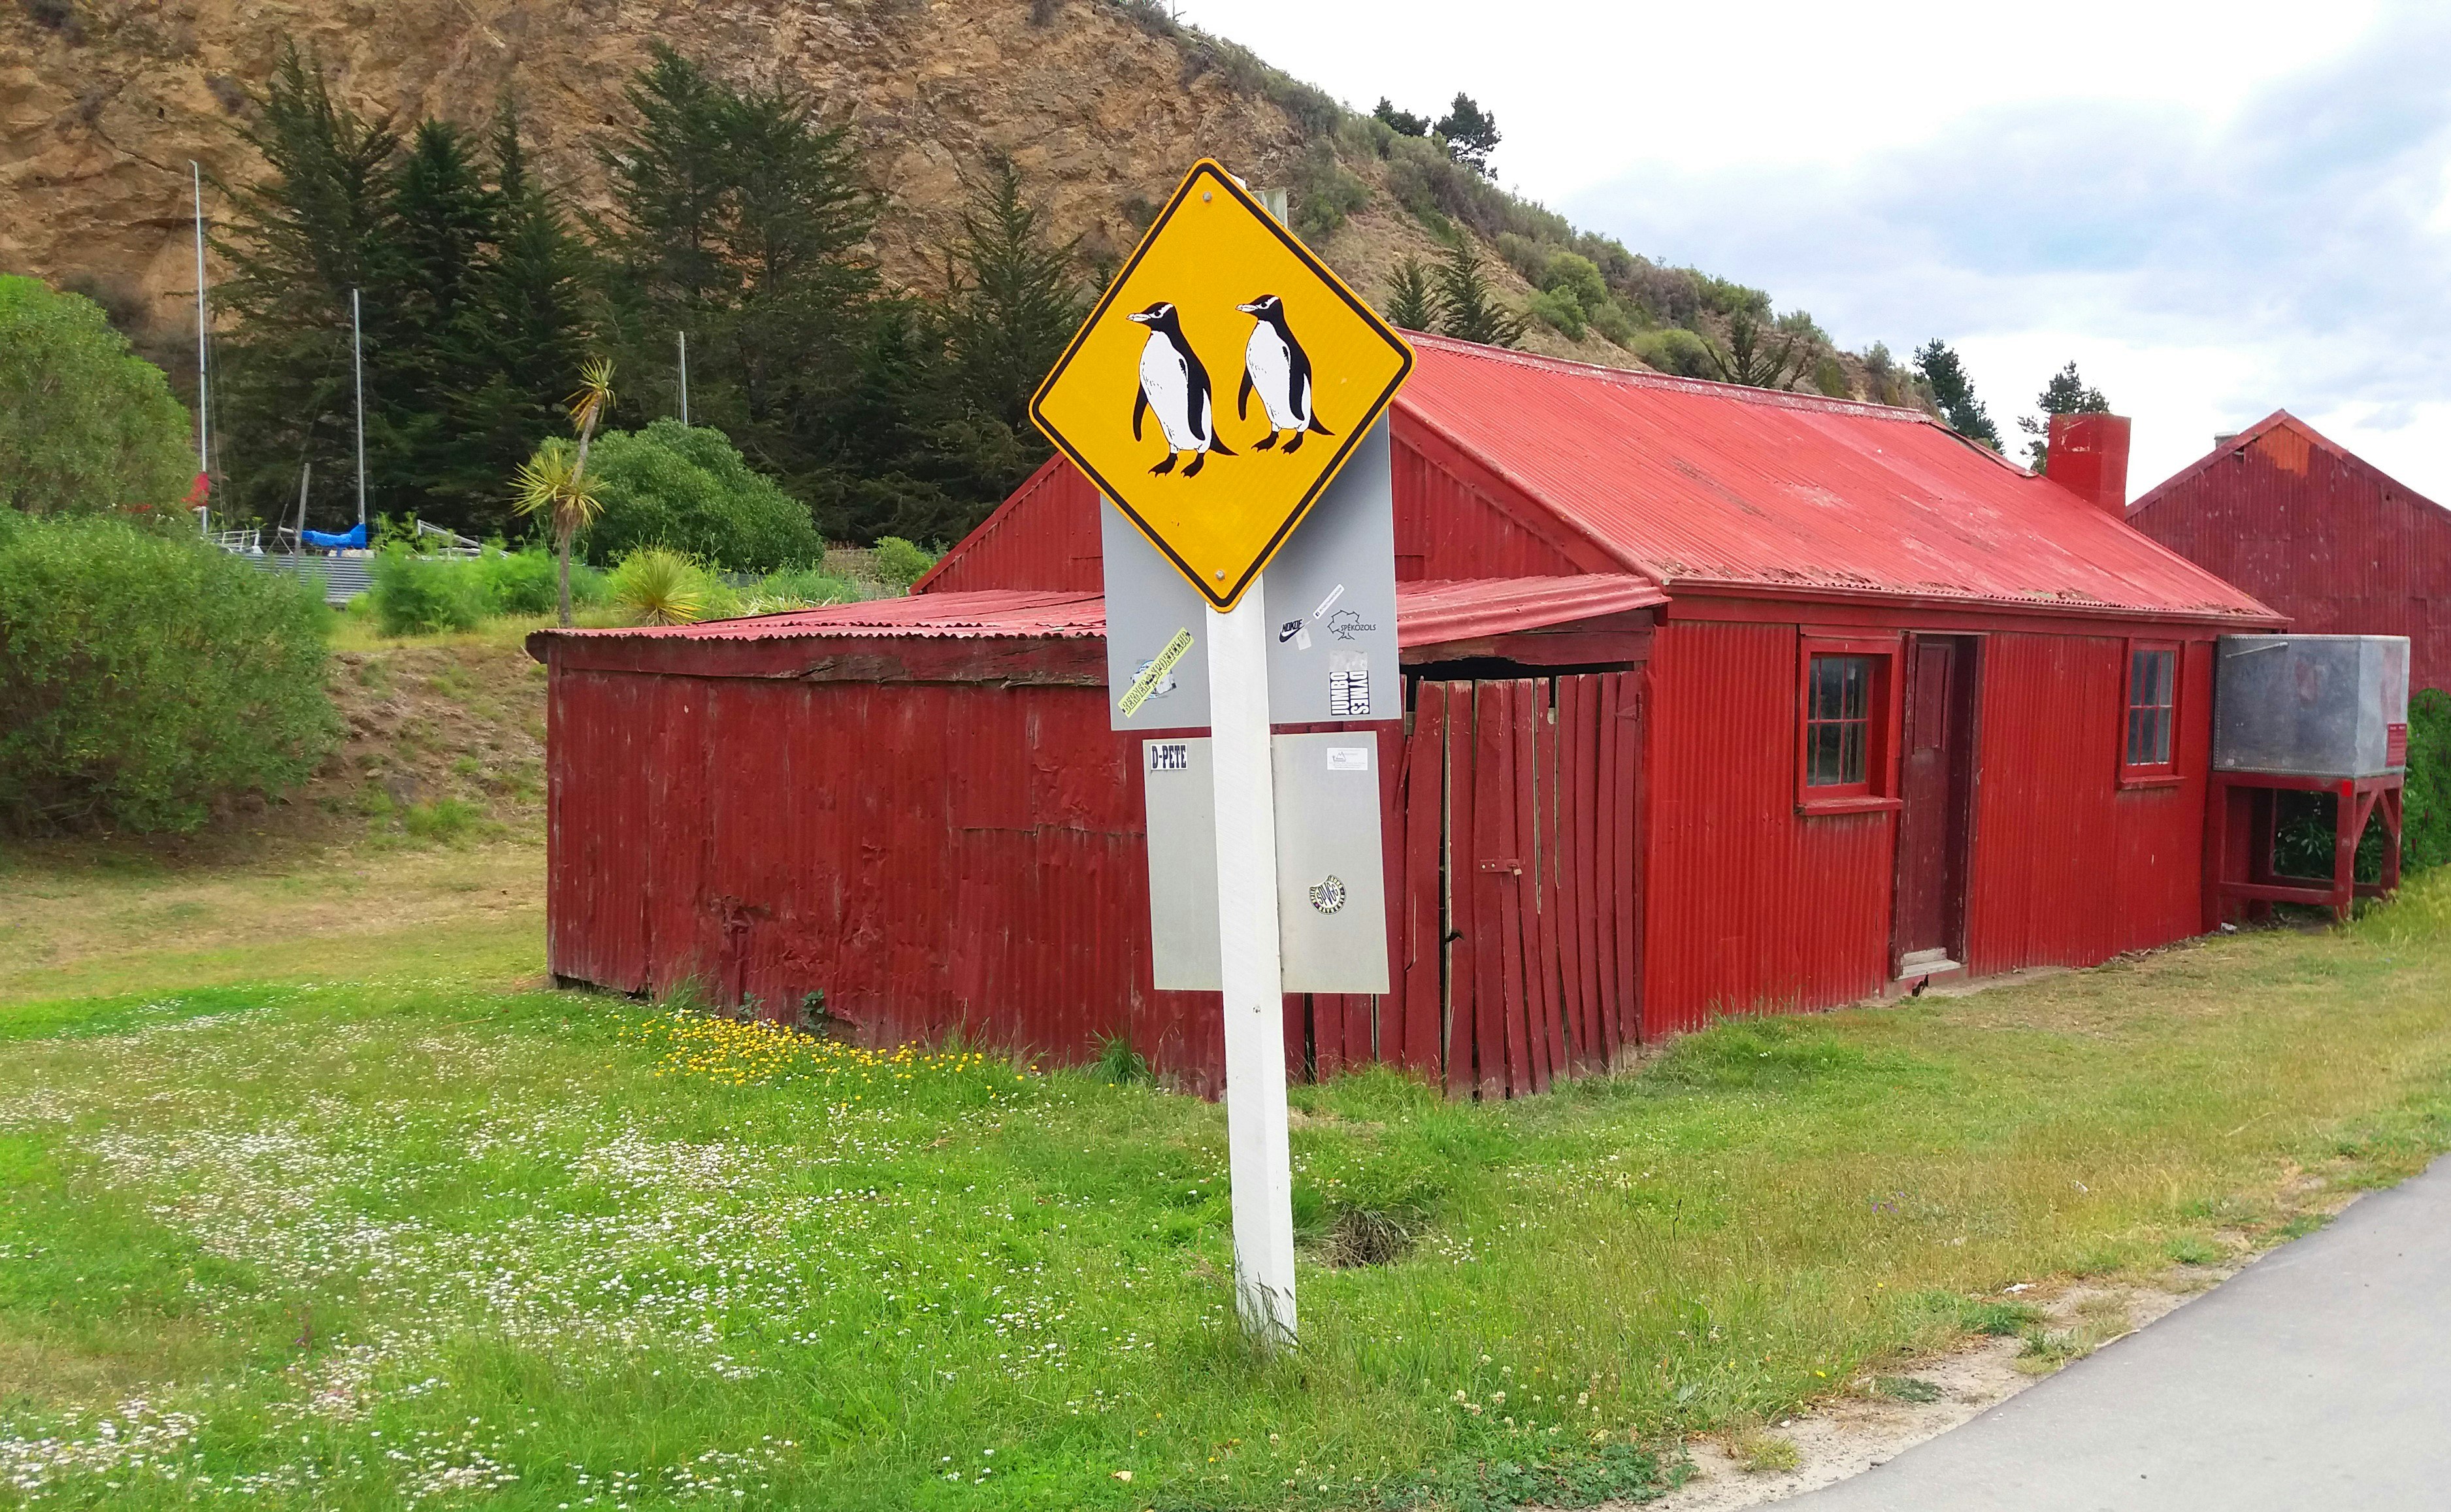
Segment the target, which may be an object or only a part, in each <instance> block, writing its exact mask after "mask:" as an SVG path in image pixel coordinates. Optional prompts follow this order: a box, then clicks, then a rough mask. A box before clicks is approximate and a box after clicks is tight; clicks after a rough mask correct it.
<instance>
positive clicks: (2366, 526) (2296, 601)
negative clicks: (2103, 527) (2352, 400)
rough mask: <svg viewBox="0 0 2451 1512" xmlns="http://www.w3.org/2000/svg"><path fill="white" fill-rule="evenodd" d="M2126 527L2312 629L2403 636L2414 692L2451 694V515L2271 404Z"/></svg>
mask: <svg viewBox="0 0 2451 1512" xmlns="http://www.w3.org/2000/svg"><path fill="white" fill-rule="evenodd" d="M2127 522H2128V523H2129V524H2131V525H2134V526H2135V527H2136V528H2137V529H2139V530H2141V531H2143V532H2145V534H2147V535H2148V536H2150V537H2152V538H2153V539H2154V540H2158V541H2160V542H2162V544H2164V545H2166V546H2167V547H2169V548H2170V549H2171V550H2172V551H2175V552H2177V553H2178V554H2179V555H2181V556H2183V557H2185V558H2186V559H2187V560H2190V561H2193V562H2196V563H2197V564H2199V565H2201V566H2203V567H2205V568H2206V569H2207V570H2209V571H2211V572H2213V573H2215V574H2217V575H2219V576H2220V577H2221V578H2223V579H2226V580H2227V581H2230V582H2234V583H2236V584H2238V585H2239V586H2240V587H2242V588H2244V589H2245V590H2246V591H2247V592H2249V593H2251V594H2253V595H2255V597H2256V598H2257V599H2261V600H2262V601H2263V602H2265V603H2267V604H2270V605H2271V606H2272V607H2273V608H2274V609H2276V610H2278V611H2280V612H2281V613H2282V614H2284V615H2287V616H2288V617H2289V621H2290V628H2291V629H2293V630H2297V631H2300V632H2302V633H2304V634H2307V635H2326V636H2331V635H2343V636H2406V637H2407V638H2408V685H2409V686H2410V687H2411V688H2412V689H2415V688H2442V689H2445V690H2451V509H2444V508H2443V507H2442V506H2441V505H2440V504H2437V503H2435V502H2434V501H2431V500H2429V499H2427V498H2426V497H2425V496H2424V495H2422V494H2420V493H2417V492H2416V491H2415V490H2413V489H2410V488H2408V487H2407V486H2406V485H2404V484H2402V483H2400V482H2397V481H2393V480H2392V478H2390V477H2389V476H2388V475H2387V474H2385V473H2384V472H2383V471H2382V469H2381V468H2379V467H2377V466H2375V465H2374V464H2373V463H2371V462H2369V461H2365V460H2364V459H2363V458H2361V457H2359V456H2357V455H2356V454H2355V453H2353V452H2350V451H2347V450H2345V449H2343V447H2341V446H2340V445H2338V444H2337V443H2335V442H2331V441H2327V440H2326V439H2324V437H2323V436H2322V435H2320V434H2319V433H2318V432H2317V431H2316V430H2315V428H2314V427H2313V426H2311V425H2309V424H2307V423H2306V422H2304V421H2303V420H2300V419H2299V418H2298V417H2297V416H2295V415H2292V414H2290V413H2289V412H2288V411H2287V410H2285V409H2283V410H2275V411H2273V412H2272V413H2271V414H2270V415H2267V416H2265V418H2264V419H2263V420H2260V421H2258V422H2255V423H2254V424H2253V425H2250V426H2248V427H2247V428H2246V429H2245V430H2243V431H2240V432H2239V433H2238V434H2236V435H2234V436H2226V437H2224V438H2222V440H2221V441H2220V442H2219V443H2218V444H2216V445H2215V446H2214V447H2213V449H2212V450H2211V451H2210V452H2209V453H2207V454H2206V456H2204V457H2203V458H2201V459H2200V460H2198V461H2194V462H2192V463H2190V464H2188V465H2187V466H2186V467H2183V468H2181V469H2180V470H2179V471H2178V472H2176V473H2173V474H2172V475H2171V476H2170V478H2169V479H2168V481H2165V482H2164V483H2163V484H2162V485H2161V486H2159V487H2157V488H2155V489H2154V490H2153V491H2152V492H2150V493H2148V494H2147V495H2146V496H2145V497H2144V498H2142V499H2139V500H2138V501H2136V502H2135V504H2134V505H2133V506H2131V507H2130V508H2129V509H2128V511H2127Z"/></svg>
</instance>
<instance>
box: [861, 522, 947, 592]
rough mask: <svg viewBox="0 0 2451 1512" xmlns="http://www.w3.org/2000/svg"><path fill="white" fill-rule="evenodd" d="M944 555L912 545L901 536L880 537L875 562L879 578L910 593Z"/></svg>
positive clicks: (874, 554) (877, 542)
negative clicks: (914, 584)
mask: <svg viewBox="0 0 2451 1512" xmlns="http://www.w3.org/2000/svg"><path fill="white" fill-rule="evenodd" d="M943 555H944V553H943V552H940V551H929V550H926V549H924V548H922V547H919V546H915V545H912V543H911V542H910V541H907V540H903V539H902V538H901V537H900V536H879V537H878V538H877V539H876V550H875V552H874V553H873V560H874V561H875V563H876V575H877V576H878V577H880V578H882V579H885V580H886V581H887V582H890V583H892V584H893V586H895V587H896V588H899V589H901V590H903V591H904V592H905V593H908V592H909V591H910V589H911V585H912V583H914V582H917V581H918V580H919V579H921V578H924V577H926V576H927V575H928V569H929V568H931V567H933V566H934V565H936V559H937V558H938V557H941V556H943Z"/></svg>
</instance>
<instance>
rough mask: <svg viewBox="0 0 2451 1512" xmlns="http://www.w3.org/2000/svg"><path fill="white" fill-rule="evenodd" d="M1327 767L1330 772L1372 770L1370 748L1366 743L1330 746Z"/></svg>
mask: <svg viewBox="0 0 2451 1512" xmlns="http://www.w3.org/2000/svg"><path fill="white" fill-rule="evenodd" d="M1327 769H1328V770H1329V771H1330V772H1367V771H1369V770H1370V748H1369V747H1368V746H1366V745H1332V746H1329V747H1328V748H1327Z"/></svg>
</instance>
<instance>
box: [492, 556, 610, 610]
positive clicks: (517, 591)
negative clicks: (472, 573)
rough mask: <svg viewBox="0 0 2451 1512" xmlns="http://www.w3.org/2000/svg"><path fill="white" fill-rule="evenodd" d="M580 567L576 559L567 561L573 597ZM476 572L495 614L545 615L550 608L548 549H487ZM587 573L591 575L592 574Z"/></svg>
mask: <svg viewBox="0 0 2451 1512" xmlns="http://www.w3.org/2000/svg"><path fill="white" fill-rule="evenodd" d="M580 570H581V569H580V568H579V567H578V563H576V562H574V563H572V564H571V575H570V577H571V582H570V596H571V598H573V599H578V597H579V591H578V583H579V573H580ZM477 574H478V576H479V577H480V579H483V582H484V585H485V601H486V604H487V605H488V607H490V608H491V609H492V610H493V612H494V613H496V614H498V615H545V614H551V613H553V611H554V604H555V602H556V597H555V586H556V582H555V577H554V562H553V553H552V552H549V551H545V550H542V549H540V548H536V547H531V548H529V549H528V550H525V551H498V552H487V553H486V554H485V555H484V557H483V558H481V559H480V560H479V561H478V563H477ZM587 576H588V577H589V578H591V579H593V578H594V577H595V576H596V575H595V574H593V573H589V574H587ZM591 586H594V585H593V584H591Z"/></svg>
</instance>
